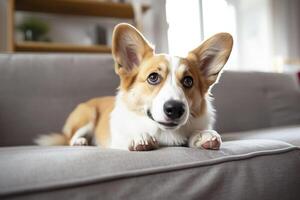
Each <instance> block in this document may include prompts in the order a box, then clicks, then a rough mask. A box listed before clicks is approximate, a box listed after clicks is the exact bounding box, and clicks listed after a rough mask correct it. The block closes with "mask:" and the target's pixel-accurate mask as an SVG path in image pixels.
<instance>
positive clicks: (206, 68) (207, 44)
mask: <svg viewBox="0 0 300 200" xmlns="http://www.w3.org/2000/svg"><path fill="white" fill-rule="evenodd" d="M232 45H233V39H232V36H231V35H230V34H229V33H218V34H216V35H214V36H212V37H210V38H209V39H207V40H206V41H204V42H203V43H202V44H201V45H200V46H199V47H197V48H196V49H194V50H193V51H191V52H190V53H189V54H188V56H187V59H188V60H190V61H191V62H193V63H196V65H197V67H198V68H199V69H200V71H201V73H202V75H204V77H205V78H206V80H207V83H208V85H212V84H213V83H215V82H216V81H217V79H218V75H219V73H220V71H221V70H222V68H223V66H224V65H225V63H226V62H227V60H228V58H229V55H230V53H231V49H232Z"/></svg>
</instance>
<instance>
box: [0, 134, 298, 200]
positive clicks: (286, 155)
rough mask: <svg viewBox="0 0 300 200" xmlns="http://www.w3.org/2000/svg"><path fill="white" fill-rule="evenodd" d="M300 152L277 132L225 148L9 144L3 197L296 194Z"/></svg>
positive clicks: (3, 152) (4, 152) (1, 156)
mask: <svg viewBox="0 0 300 200" xmlns="http://www.w3.org/2000/svg"><path fill="white" fill-rule="evenodd" d="M299 157H300V150H299V148H298V147H295V146H293V145H291V144H288V143H285V142H281V141H276V140H242V141H228V142H224V143H223V145H222V147H221V149H220V150H219V151H209V150H200V149H192V148H186V147H168V148H162V149H159V150H155V151H151V152H127V151H121V150H112V149H101V148H98V147H36V146H28V147H5V148H1V149H0V169H1V170H0V198H1V199H99V198H100V199H187V198H188V199H201V198H203V199H255V198H256V199H276V198H277V199H295V198H297V197H298V198H300V190H299V189H298V187H299V185H300V173H298V172H299V166H300V159H299ZM287 191H288V192H287Z"/></svg>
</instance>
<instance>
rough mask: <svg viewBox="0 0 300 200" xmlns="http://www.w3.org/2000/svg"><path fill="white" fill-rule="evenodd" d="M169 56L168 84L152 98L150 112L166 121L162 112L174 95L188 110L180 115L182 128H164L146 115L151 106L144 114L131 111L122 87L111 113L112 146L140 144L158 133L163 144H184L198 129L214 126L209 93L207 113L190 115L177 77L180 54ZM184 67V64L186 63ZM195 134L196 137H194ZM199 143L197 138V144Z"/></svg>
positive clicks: (199, 131) (126, 146)
mask: <svg viewBox="0 0 300 200" xmlns="http://www.w3.org/2000/svg"><path fill="white" fill-rule="evenodd" d="M166 58H167V59H168V60H169V63H170V65H169V71H170V73H169V74H168V77H167V80H166V81H165V85H164V86H163V87H162V88H161V90H160V91H159V93H158V95H157V96H156V97H155V98H154V101H153V102H152V105H151V113H152V115H153V118H154V119H155V120H156V121H162V122H164V121H166V117H165V114H164V112H163V105H164V103H165V102H166V101H168V100H171V99H173V100H179V101H181V102H183V103H184V104H185V105H186V111H185V114H184V115H183V117H182V119H181V122H180V125H179V128H177V129H165V128H164V127H162V126H161V125H160V124H158V123H157V122H154V121H153V120H151V119H150V118H149V117H148V116H147V115H146V112H147V109H148V108H145V110H144V112H145V115H138V114H136V113H135V112H132V111H130V110H129V109H128V108H127V106H126V105H125V103H124V102H123V101H122V96H123V95H124V94H123V92H122V91H120V92H119V93H118V94H117V96H116V102H115V108H114V110H113V111H112V113H111V117H110V127H111V142H110V148H117V149H124V150H128V147H129V146H130V144H132V141H134V143H136V144H138V143H140V142H141V141H142V142H143V141H145V140H144V139H145V138H148V137H150V136H151V137H155V138H156V139H157V140H158V143H159V145H161V146H162V145H166V146H170V145H183V144H187V143H191V142H190V141H189V140H192V137H191V136H195V135H196V134H195V133H199V134H201V131H203V130H207V129H211V128H212V124H213V122H214V109H213V108H212V105H211V103H210V99H209V98H208V97H205V98H204V101H206V105H207V107H206V108H207V110H206V112H205V113H204V115H202V116H201V117H199V118H193V117H192V116H191V115H190V111H189V105H188V101H187V99H186V97H185V95H184V92H183V90H182V88H181V87H180V86H179V85H178V83H177V81H176V71H177V70H181V69H180V68H181V67H182V66H180V65H179V58H177V57H170V56H167V55H166ZM182 68H184V66H183V67H182ZM124 119H126V120H124ZM197 137H198V136H197ZM212 137H213V136H212ZM195 138H196V136H195ZM195 138H194V139H193V140H195ZM198 138H199V137H198ZM207 139H208V137H205V140H207ZM202 142H203V141H202ZM200 143H201V142H200ZM200 143H199V142H198V143H197V144H200ZM201 144H202V143H201ZM194 146H195V145H194Z"/></svg>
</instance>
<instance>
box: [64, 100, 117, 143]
mask: <svg viewBox="0 0 300 200" xmlns="http://www.w3.org/2000/svg"><path fill="white" fill-rule="evenodd" d="M113 106H114V97H102V98H95V99H91V100H89V101H87V102H85V103H82V104H79V105H78V106H77V107H76V108H75V110H74V111H73V112H72V113H71V114H70V116H69V117H68V119H67V121H66V124H65V126H64V129H63V133H64V134H66V135H67V136H68V138H72V136H73V135H74V134H75V132H76V131H77V130H78V129H79V128H81V127H83V126H84V125H86V124H88V123H90V122H92V123H93V124H94V127H95V130H94V132H95V136H96V142H97V143H98V144H100V145H103V146H106V145H107V143H108V142H109V135H110V134H109V123H108V122H109V114H110V112H111V111H112V109H113Z"/></svg>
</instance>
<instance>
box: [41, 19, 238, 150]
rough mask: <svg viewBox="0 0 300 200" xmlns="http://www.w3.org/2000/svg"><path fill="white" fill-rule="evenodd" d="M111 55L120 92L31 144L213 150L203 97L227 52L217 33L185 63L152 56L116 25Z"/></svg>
mask: <svg viewBox="0 0 300 200" xmlns="http://www.w3.org/2000/svg"><path fill="white" fill-rule="evenodd" d="M112 40H113V41H112V55H113V58H114V61H115V72H116V74H117V75H118V76H119V77H120V86H119V90H118V92H117V95H116V96H115V97H102V98H95V99H91V100H89V101H87V102H84V103H81V104H79V105H78V106H77V107H76V108H75V110H74V111H73V112H72V113H71V114H70V115H69V117H68V119H67V120H66V123H65V125H64V127H63V130H62V132H63V133H62V134H58V133H57V134H50V135H44V136H40V137H39V138H37V140H36V143H37V144H39V145H71V146H76V145H80V146H82V145H97V146H100V147H104V148H115V149H123V150H130V151H149V150H153V149H157V148H159V147H162V146H189V147H193V148H202V149H219V148H220V145H221V142H222V141H221V137H220V135H219V134H218V133H217V132H216V131H214V130H212V128H213V123H214V109H213V106H212V104H211V98H210V96H209V95H210V94H209V91H210V89H211V87H212V86H213V85H214V84H215V83H216V82H217V81H218V78H219V76H220V72H221V70H222V68H223V66H224V65H225V63H226V62H227V60H228V58H229V55H230V53H231V50H232V46H233V39H232V36H231V35H230V34H228V33H218V34H216V35H214V36H212V37H211V38H209V39H207V40H206V41H204V42H203V43H202V44H201V45H200V46H199V47H197V48H196V49H194V50H192V51H190V52H189V53H188V55H187V56H186V57H185V58H181V57H176V56H171V55H167V54H156V53H155V52H154V48H153V47H152V45H151V44H150V43H149V42H148V41H147V40H146V39H145V37H144V36H143V35H142V34H141V33H140V32H139V31H138V30H137V29H136V28H134V27H133V26H131V25H129V24H125V23H122V24H118V25H117V26H116V27H115V29H114V31H113V39H112Z"/></svg>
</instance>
